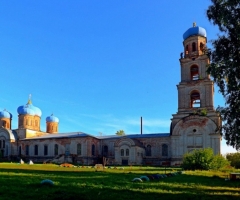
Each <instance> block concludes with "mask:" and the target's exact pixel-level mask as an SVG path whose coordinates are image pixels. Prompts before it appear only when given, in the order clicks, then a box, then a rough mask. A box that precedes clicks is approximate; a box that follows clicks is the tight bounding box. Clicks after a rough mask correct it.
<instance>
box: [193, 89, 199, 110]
mask: <svg viewBox="0 0 240 200" xmlns="http://www.w3.org/2000/svg"><path fill="white" fill-rule="evenodd" d="M200 106H201V100H200V94H199V92H192V94H191V107H192V108H199V107H200Z"/></svg>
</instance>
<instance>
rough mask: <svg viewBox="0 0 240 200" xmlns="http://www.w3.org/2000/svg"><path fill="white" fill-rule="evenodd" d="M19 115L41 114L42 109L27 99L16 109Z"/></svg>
mask: <svg viewBox="0 0 240 200" xmlns="http://www.w3.org/2000/svg"><path fill="white" fill-rule="evenodd" d="M17 112H18V114H19V115H33V116H34V115H37V116H39V117H41V116H42V111H41V110H40V109H39V108H38V107H36V106H34V105H33V104H32V101H31V100H30V99H29V100H28V102H27V104H26V105H23V106H19V107H18V109H17Z"/></svg>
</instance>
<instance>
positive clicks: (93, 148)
mask: <svg viewBox="0 0 240 200" xmlns="http://www.w3.org/2000/svg"><path fill="white" fill-rule="evenodd" d="M92 156H95V145H94V144H93V145H92Z"/></svg>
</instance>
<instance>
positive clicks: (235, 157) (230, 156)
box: [226, 152, 240, 169]
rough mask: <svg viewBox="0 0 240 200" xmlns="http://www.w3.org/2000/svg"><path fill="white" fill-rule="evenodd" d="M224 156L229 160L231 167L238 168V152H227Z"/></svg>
mask: <svg viewBox="0 0 240 200" xmlns="http://www.w3.org/2000/svg"><path fill="white" fill-rule="evenodd" d="M226 158H227V159H228V160H229V161H230V164H231V166H232V167H235V168H237V169H239V168H240V153H239V152H238V153H228V154H227V156H226Z"/></svg>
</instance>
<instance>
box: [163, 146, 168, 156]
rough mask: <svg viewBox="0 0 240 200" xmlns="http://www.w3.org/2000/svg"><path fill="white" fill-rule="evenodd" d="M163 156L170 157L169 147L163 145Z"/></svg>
mask: <svg viewBox="0 0 240 200" xmlns="http://www.w3.org/2000/svg"><path fill="white" fill-rule="evenodd" d="M162 156H168V145H166V144H163V145H162Z"/></svg>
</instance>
